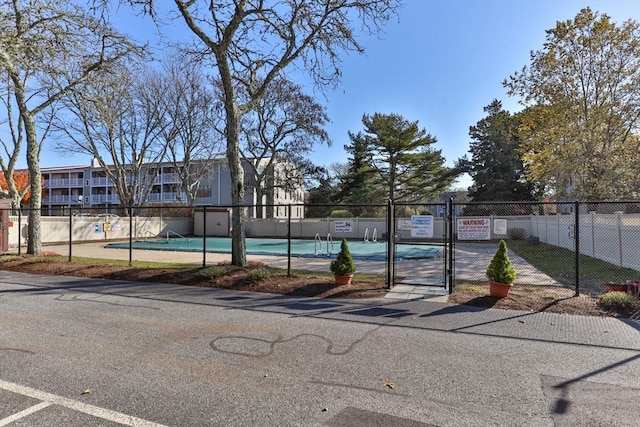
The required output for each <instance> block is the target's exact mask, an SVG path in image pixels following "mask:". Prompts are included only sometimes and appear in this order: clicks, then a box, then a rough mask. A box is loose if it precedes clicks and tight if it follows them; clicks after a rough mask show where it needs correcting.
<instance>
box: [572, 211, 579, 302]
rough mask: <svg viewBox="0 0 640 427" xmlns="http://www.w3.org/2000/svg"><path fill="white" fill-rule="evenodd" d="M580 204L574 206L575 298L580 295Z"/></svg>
mask: <svg viewBox="0 0 640 427" xmlns="http://www.w3.org/2000/svg"><path fill="white" fill-rule="evenodd" d="M579 208H580V202H578V201H577V200H576V202H575V205H574V210H575V221H574V222H575V225H574V230H573V236H574V237H575V251H576V291H575V296H578V295H580V212H579Z"/></svg>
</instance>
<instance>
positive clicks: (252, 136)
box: [240, 78, 330, 218]
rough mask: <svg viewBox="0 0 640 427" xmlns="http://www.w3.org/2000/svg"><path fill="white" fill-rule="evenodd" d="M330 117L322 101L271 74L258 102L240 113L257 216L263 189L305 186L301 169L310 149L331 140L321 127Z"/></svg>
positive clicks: (243, 151) (244, 154) (242, 148)
mask: <svg viewBox="0 0 640 427" xmlns="http://www.w3.org/2000/svg"><path fill="white" fill-rule="evenodd" d="M328 122H329V117H328V116H327V114H326V112H325V110H324V107H323V106H322V105H320V104H318V103H317V102H316V101H315V100H314V99H313V98H312V97H310V96H309V95H306V94H305V93H303V91H302V88H301V87H300V86H299V85H297V84H294V83H292V82H290V81H288V80H286V79H283V78H278V79H275V80H273V82H272V83H271V85H270V87H269V90H267V92H266V93H265V96H264V97H262V99H260V101H259V102H258V103H257V106H256V108H255V109H254V110H253V111H251V112H249V113H247V114H246V115H245V116H244V117H243V118H242V120H241V125H240V129H241V133H240V141H241V142H240V154H241V155H242V157H243V158H244V159H245V160H246V162H247V163H248V164H249V165H250V170H251V179H250V180H249V182H251V183H252V185H254V189H255V191H256V196H257V205H258V206H257V216H258V217H259V218H261V217H262V210H263V209H262V201H263V200H262V199H263V196H264V195H265V194H272V192H273V191H274V190H275V189H276V188H281V189H283V190H284V191H288V192H291V191H294V190H295V189H297V188H300V187H301V185H302V174H301V169H303V168H305V167H308V163H309V162H308V160H307V159H306V155H308V154H309V153H310V152H311V150H312V149H313V147H314V145H316V144H327V145H330V140H329V136H328V135H327V132H326V131H325V130H324V128H323V126H324V125H326V124H327V123H328ZM270 210H271V209H267V215H270Z"/></svg>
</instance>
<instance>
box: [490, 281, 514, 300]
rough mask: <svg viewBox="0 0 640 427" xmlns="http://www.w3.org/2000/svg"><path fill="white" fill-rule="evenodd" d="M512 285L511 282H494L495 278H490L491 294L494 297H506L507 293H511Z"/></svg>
mask: <svg viewBox="0 0 640 427" xmlns="http://www.w3.org/2000/svg"><path fill="white" fill-rule="evenodd" d="M511 286H512V285H511V284H509V283H500V282H494V281H493V280H489V294H490V295H491V296H492V297H496V298H504V297H506V296H507V295H509V291H510V290H511Z"/></svg>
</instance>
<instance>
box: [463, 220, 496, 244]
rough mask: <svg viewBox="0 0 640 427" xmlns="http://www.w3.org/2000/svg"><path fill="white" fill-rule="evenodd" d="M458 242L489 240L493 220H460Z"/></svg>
mask: <svg viewBox="0 0 640 427" xmlns="http://www.w3.org/2000/svg"><path fill="white" fill-rule="evenodd" d="M456 225H457V227H458V240H489V239H490V238H491V220H490V219H489V218H473V219H459V220H458V221H457V224H456Z"/></svg>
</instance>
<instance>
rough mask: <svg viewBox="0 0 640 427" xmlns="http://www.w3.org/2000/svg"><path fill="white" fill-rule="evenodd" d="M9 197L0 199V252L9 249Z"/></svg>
mask: <svg viewBox="0 0 640 427" xmlns="http://www.w3.org/2000/svg"><path fill="white" fill-rule="evenodd" d="M10 210H11V199H0V252H2V253H4V252H7V251H8V250H9V225H10V224H9V211H10Z"/></svg>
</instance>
